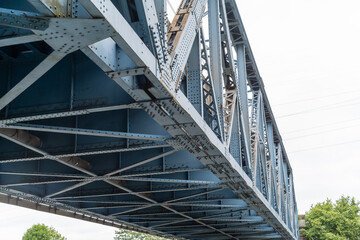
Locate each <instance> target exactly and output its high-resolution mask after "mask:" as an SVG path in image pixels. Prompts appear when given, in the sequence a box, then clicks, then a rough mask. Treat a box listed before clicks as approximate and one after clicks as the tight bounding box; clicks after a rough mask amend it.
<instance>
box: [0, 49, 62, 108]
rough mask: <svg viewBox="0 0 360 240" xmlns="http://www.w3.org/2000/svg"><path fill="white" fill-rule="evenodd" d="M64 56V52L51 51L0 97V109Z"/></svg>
mask: <svg viewBox="0 0 360 240" xmlns="http://www.w3.org/2000/svg"><path fill="white" fill-rule="evenodd" d="M64 56H65V54H64V53H59V52H56V51H54V52H52V53H51V54H50V55H49V56H48V57H47V58H45V59H44V60H43V61H42V62H41V63H40V64H39V65H38V66H37V67H36V68H34V69H33V70H32V71H31V72H30V73H29V74H28V75H26V76H25V77H24V78H23V79H22V80H21V81H20V82H19V83H18V84H16V85H15V86H14V87H13V88H12V89H11V90H10V91H9V92H7V93H6V94H5V95H4V96H3V97H2V98H1V99H0V110H1V109H3V108H4V107H6V106H7V105H8V104H9V103H10V102H12V101H13V100H14V99H15V98H17V97H18V96H19V95H20V94H21V93H23V92H24V91H25V90H26V89H27V88H29V87H30V86H31V85H32V84H34V83H35V82H36V81H37V80H39V78H41V77H42V76H43V75H44V74H45V73H46V72H48V71H49V70H50V69H51V68H52V67H53V66H55V65H56V64H57V63H58V62H60V60H61V59H62V58H63V57H64Z"/></svg>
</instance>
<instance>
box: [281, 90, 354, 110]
mask: <svg viewBox="0 0 360 240" xmlns="http://www.w3.org/2000/svg"><path fill="white" fill-rule="evenodd" d="M354 92H360V90H352V91H347V92H341V93H335V94H330V95H325V96H319V97H312V98H305V99H299V100H294V101H290V102H285V103H280V104H275V105H274V106H275V107H277V106H283V105H288V104H293V103H299V102H308V101H312V100H317V99H323V98H328V97H333V96H340V95H344V94H348V93H354Z"/></svg>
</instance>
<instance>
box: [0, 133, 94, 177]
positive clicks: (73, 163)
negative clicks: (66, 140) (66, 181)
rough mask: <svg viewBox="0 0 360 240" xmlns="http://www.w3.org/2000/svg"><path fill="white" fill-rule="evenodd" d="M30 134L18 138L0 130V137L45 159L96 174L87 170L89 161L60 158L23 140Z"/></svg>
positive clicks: (91, 174) (75, 158) (76, 158)
mask: <svg viewBox="0 0 360 240" xmlns="http://www.w3.org/2000/svg"><path fill="white" fill-rule="evenodd" d="M30 136H33V135H31V134H29V133H28V136H27V137H26V138H19V137H14V136H11V135H9V134H8V133H3V132H0V137H3V138H5V139H7V140H9V141H11V142H13V143H16V144H18V145H20V146H23V147H25V148H27V149H29V150H32V151H34V152H36V153H39V154H41V155H43V156H44V157H46V159H51V160H55V161H57V162H60V163H62V164H64V165H66V166H68V167H71V168H74V169H76V170H78V171H80V172H83V173H86V174H88V175H90V176H93V177H94V176H96V175H95V174H93V173H91V172H89V171H88V169H89V168H90V163H89V162H88V161H85V160H83V159H81V158H78V157H62V158H58V157H54V156H52V155H51V154H49V153H47V152H45V151H43V150H41V149H39V148H38V146H37V145H35V144H33V143H32V142H27V141H25V140H27V139H28V137H30Z"/></svg>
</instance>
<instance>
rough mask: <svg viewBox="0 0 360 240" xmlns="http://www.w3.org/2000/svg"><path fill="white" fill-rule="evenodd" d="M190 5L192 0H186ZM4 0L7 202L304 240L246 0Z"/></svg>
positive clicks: (136, 226)
mask: <svg viewBox="0 0 360 240" xmlns="http://www.w3.org/2000/svg"><path fill="white" fill-rule="evenodd" d="M179 2H180V1H179ZM166 4H167V3H166V1H165V0H27V1H26V0H16V1H14V0H1V1H0V25H1V27H0V57H1V60H0V71H1V75H0V110H1V112H0V192H1V194H0V200H1V202H5V203H9V204H15V205H19V206H23V207H28V208H33V209H36V210H39V211H46V212H51V213H56V214H60V215H64V216H69V217H74V218H79V219H83V220H87V221H92V222H96V223H99V224H105V225H111V226H115V227H123V228H127V229H132V230H137V231H141V232H147V233H151V234H155V235H161V236H165V237H169V238H177V239H298V238H299V231H298V221H297V207H296V200H295V194H294V185H293V174H292V170H291V167H290V164H289V161H288V157H287V155H286V152H285V149H284V146H283V143H282V140H281V136H280V134H279V130H278V128H277V125H276V122H275V119H274V116H273V114H272V111H271V108H270V104H269V101H268V99H267V96H266V93H265V91H264V84H263V82H262V79H261V77H260V74H259V71H258V69H257V66H256V63H255V60H254V56H253V54H252V52H251V48H250V45H249V42H248V39H247V37H246V33H245V31H244V27H243V24H242V22H241V18H240V15H239V12H238V9H237V5H236V3H235V0H218V1H215V0H208V1H206V0H183V1H182V2H181V3H180V6H179V8H178V10H177V12H176V14H175V17H174V19H173V20H172V22H170V21H169V19H168V16H167V14H166V9H167V6H166Z"/></svg>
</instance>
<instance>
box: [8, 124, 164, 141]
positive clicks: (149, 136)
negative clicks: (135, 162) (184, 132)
mask: <svg viewBox="0 0 360 240" xmlns="http://www.w3.org/2000/svg"><path fill="white" fill-rule="evenodd" d="M4 128H10V129H22V130H28V131H40V132H52V133H64V134H75V135H84V136H97V137H111V138H126V139H140V140H153V141H164V140H166V139H168V138H169V137H167V136H162V135H153V134H140V133H128V132H114V131H103V130H95V129H82V128H69V127H55V126H45V125H35V124H26V123H17V124H11V125H6V126H4Z"/></svg>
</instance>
